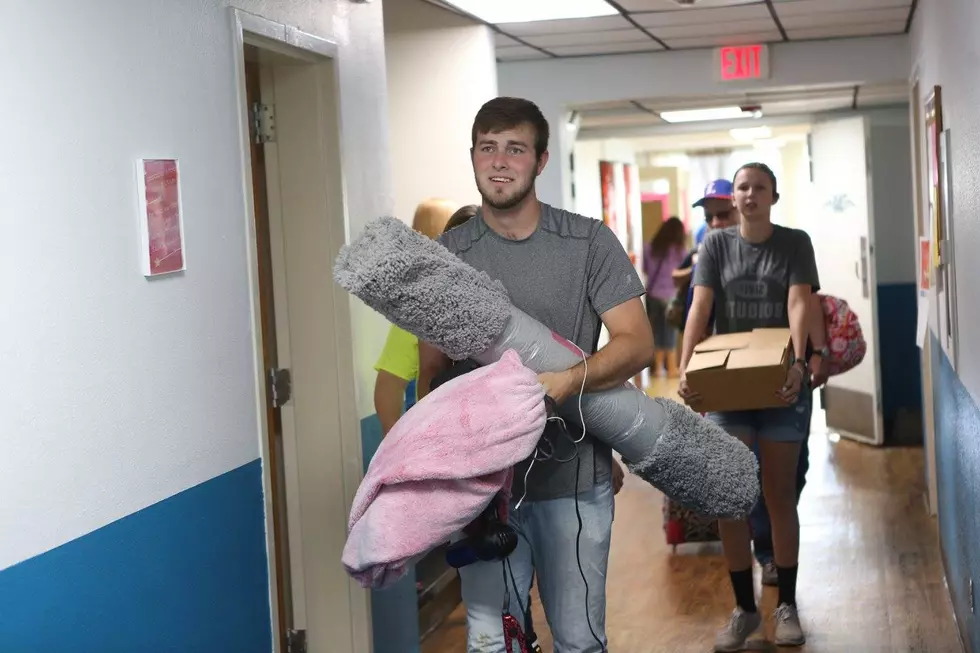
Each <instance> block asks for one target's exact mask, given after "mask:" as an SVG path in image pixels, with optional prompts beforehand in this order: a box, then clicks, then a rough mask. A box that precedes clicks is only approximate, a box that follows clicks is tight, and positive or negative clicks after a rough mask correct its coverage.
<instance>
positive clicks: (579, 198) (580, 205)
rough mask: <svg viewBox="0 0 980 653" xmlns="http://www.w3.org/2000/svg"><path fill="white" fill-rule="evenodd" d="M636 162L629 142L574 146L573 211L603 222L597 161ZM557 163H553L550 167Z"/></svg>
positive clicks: (614, 141) (597, 142) (593, 143)
mask: <svg viewBox="0 0 980 653" xmlns="http://www.w3.org/2000/svg"><path fill="white" fill-rule="evenodd" d="M600 161H613V162H616V163H636V154H635V152H634V151H633V146H632V145H630V143H629V142H628V141H624V140H619V139H608V140H602V141H577V142H576V143H575V171H574V173H573V174H574V176H573V179H574V182H575V204H574V205H573V208H572V210H573V211H575V212H576V213H579V214H581V215H584V216H586V217H589V218H595V219H596V220H601V219H602V179H601V178H600V176H599V162H600ZM558 163H559V162H558V161H555V160H552V161H550V162H549V163H548V165H549V166H551V165H557V164H558Z"/></svg>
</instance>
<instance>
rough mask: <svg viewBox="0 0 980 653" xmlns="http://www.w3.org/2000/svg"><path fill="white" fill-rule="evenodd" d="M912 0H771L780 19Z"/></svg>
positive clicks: (903, 4) (907, 3)
mask: <svg viewBox="0 0 980 653" xmlns="http://www.w3.org/2000/svg"><path fill="white" fill-rule="evenodd" d="M911 4H912V0H773V6H774V7H775V8H776V13H777V14H779V18H780V20H782V19H783V18H786V17H787V16H807V15H810V14H818V13H828V12H835V11H858V10H861V9H885V8H889V7H905V8H906V9H907V8H908V7H910V6H911Z"/></svg>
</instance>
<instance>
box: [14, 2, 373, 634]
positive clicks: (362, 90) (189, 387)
mask: <svg viewBox="0 0 980 653" xmlns="http://www.w3.org/2000/svg"><path fill="white" fill-rule="evenodd" d="M229 6H236V7H239V8H242V9H244V10H246V11H249V12H252V13H255V14H259V15H261V16H263V17H265V18H268V19H270V20H275V21H278V22H281V23H284V24H288V25H292V26H295V27H297V28H299V29H301V30H304V31H307V32H310V33H314V34H317V35H319V36H322V37H324V38H328V39H331V40H335V41H336V42H337V44H338V48H339V57H340V91H341V113H342V122H343V124H344V133H343V150H344V152H345V160H344V165H345V166H346V168H347V170H348V171H349V174H348V175H347V178H346V201H347V208H348V216H349V218H348V219H349V225H348V226H349V229H350V230H351V232H356V231H357V230H359V229H360V227H361V226H362V225H363V224H364V222H365V221H366V220H368V219H369V218H371V217H374V216H377V215H380V214H383V213H387V212H389V211H390V210H391V202H390V200H391V190H390V183H389V169H388V160H387V157H386V156H385V152H386V149H387V117H386V115H385V78H384V50H383V43H382V19H381V7H380V3H373V4H366V5H361V4H351V3H350V2H348V1H347V0H294V1H292V2H288V3H280V2H273V1H271V0H234V1H233V2H229V1H226V0H167V2H165V3H161V2H154V1H151V0H99V1H98V2H86V3H64V2H58V3H55V2H51V1H43V0H42V1H38V2H30V3H23V2H18V3H5V4H4V20H3V21H2V22H0V62H2V63H0V71H2V72H0V77H2V78H3V80H4V85H3V90H2V91H0V95H2V97H3V98H4V106H5V108H4V116H5V119H6V120H8V121H9V124H11V125H16V128H12V129H10V130H8V133H7V134H6V135H5V138H4V156H3V157H0V180H2V181H0V187H2V189H3V192H0V226H2V228H3V232H4V239H3V241H2V242H0V297H2V298H3V310H2V311H0V368H2V370H3V378H4V381H3V382H2V386H0V387H2V391H0V414H2V415H3V416H4V425H3V426H2V427H0V450H2V451H3V453H2V455H0V496H2V497H3V498H2V500H0V533H2V534H3V535H2V537H0V614H2V615H3V617H2V618H0V650H2V651H4V652H9V653H20V652H22V651H23V652H26V651H41V650H43V651H50V652H52V653H59V652H62V651H99V652H100V653H115V652H121V651H162V650H172V651H177V650H179V651H183V652H185V653H194V652H201V653H203V652H205V651H213V650H215V646H216V643H220V645H219V648H221V649H222V650H229V651H236V652H237V653H253V652H254V653H267V652H268V651H269V650H270V649H271V639H270V638H271V625H270V624H271V621H270V597H269V579H268V566H267V554H266V533H265V514H264V511H265V504H264V499H263V485H262V483H263V481H262V466H261V460H260V447H259V439H258V426H259V425H258V415H257V408H256V398H257V396H258V392H257V388H256V383H255V369H254V361H255V354H254V344H253V342H254V341H253V333H252V330H251V324H252V318H251V311H252V306H251V302H252V293H251V291H250V288H249V281H248V277H249V263H248V260H249V259H248V256H247V250H246V233H247V225H248V222H249V221H250V220H251V217H250V216H247V215H246V211H245V201H244V198H245V185H244V184H245V181H244V179H243V173H242V146H241V134H240V131H239V116H240V115H241V106H240V103H239V96H238V95H237V89H236V87H235V83H234V79H235V70H236V67H237V65H238V62H237V61H236V60H235V58H234V57H233V47H232V15H231V10H230V9H229ZM144 156H145V157H153V156H174V157H178V158H179V159H180V163H181V175H182V186H181V191H182V201H183V213H184V229H185V236H186V246H187V252H188V265H187V270H186V271H185V272H183V273H178V274H175V275H171V276H169V277H166V278H158V279H154V280H152V281H148V280H147V279H145V278H144V277H143V275H142V273H141V269H140V261H139V251H140V247H139V243H140V237H139V233H138V228H137V224H138V222H137V190H136V183H135V181H136V180H135V162H136V160H137V158H139V157H144ZM365 170H369V171H371V172H372V174H370V175H366V174H364V173H363V172H362V171H365ZM324 282H325V283H330V281H329V280H325V281H324ZM353 312H354V315H353V318H352V319H353V322H354V324H353V325H352V326H353V332H354V333H355V334H357V335H356V337H357V338H358V341H355V348H356V347H357V346H358V345H359V344H361V343H363V342H366V343H368V344H367V346H368V348H373V347H375V346H376V345H377V342H378V340H379V335H381V334H383V333H384V328H385V325H384V322H383V320H380V318H378V317H377V316H375V315H374V314H373V313H372V312H370V311H367V310H366V309H363V307H362V308H358V307H356V306H355V308H354V309H353ZM362 360H363V359H362ZM371 362H373V361H371ZM364 367H366V368H367V369H370V363H367V364H366V365H365V366H364ZM366 376H367V375H366V374H365V375H363V377H364V378H362V379H358V380H357V382H358V383H359V384H360V386H359V391H360V394H362V395H363V393H364V391H365V390H364V384H366V383H367V382H368V379H367V378H366ZM370 380H371V381H373V376H372V378H371V379H370Z"/></svg>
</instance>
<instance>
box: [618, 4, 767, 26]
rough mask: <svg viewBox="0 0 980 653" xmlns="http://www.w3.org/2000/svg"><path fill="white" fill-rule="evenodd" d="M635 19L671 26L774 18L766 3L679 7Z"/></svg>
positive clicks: (642, 22) (648, 24) (651, 23)
mask: <svg viewBox="0 0 980 653" xmlns="http://www.w3.org/2000/svg"><path fill="white" fill-rule="evenodd" d="M632 17H633V19H634V20H635V21H636V22H637V23H639V24H640V25H643V26H644V27H670V26H673V25H706V24H709V23H726V22H731V21H741V20H769V21H771V20H772V15H771V14H770V13H769V10H768V9H767V8H766V6H765V5H764V4H755V5H746V6H744V7H724V8H717V9H677V10H675V11H656V12H652V13H647V14H632Z"/></svg>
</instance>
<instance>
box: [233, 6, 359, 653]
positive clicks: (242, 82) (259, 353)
mask: <svg viewBox="0 0 980 653" xmlns="http://www.w3.org/2000/svg"><path fill="white" fill-rule="evenodd" d="M229 14H230V22H231V29H232V50H233V57H234V58H233V61H234V63H235V71H234V72H235V79H234V83H235V89H236V106H237V107H238V121H239V125H238V131H239V139H240V156H241V174H242V180H243V193H244V195H243V201H244V208H245V222H246V224H245V230H246V235H247V238H246V248H247V258H248V285H249V291H250V293H251V307H252V311H251V313H252V314H251V320H252V322H251V326H252V335H253V357H254V359H253V360H254V374H255V381H256V383H255V391H256V392H255V402H256V407H257V418H258V419H257V425H256V427H257V435H258V436H259V443H260V450H261V454H262V460H263V469H262V474H263V489H264V496H265V507H266V538H267V549H268V575H269V591H270V594H269V598H270V617H271V622H272V632H273V650H274V651H276V652H277V653H280V652H281V651H282V647H281V644H280V642H281V641H282V639H283V632H284V630H285V629H286V628H287V627H288V626H287V624H283V623H281V622H280V619H279V615H278V613H279V610H278V609H277V608H276V607H275V606H277V601H278V599H277V593H278V588H279V586H280V585H281V584H282V579H280V578H279V577H278V574H277V571H276V568H277V560H281V552H279V551H277V550H276V541H275V535H274V531H273V519H272V511H273V502H272V474H271V473H270V469H269V464H268V463H269V460H270V450H269V447H270V433H269V428H268V424H269V420H268V409H267V403H266V383H267V378H266V371H265V370H264V365H263V350H262V346H263V345H262V321H261V310H260V308H261V307H260V296H259V281H258V252H257V240H256V231H255V218H254V215H255V198H254V197H253V193H252V183H251V179H252V165H251V152H250V136H249V133H250V129H249V122H250V116H249V112H248V109H247V94H246V78H245V49H246V46H247V45H248V46H255V47H258V48H259V49H261V50H263V51H268V52H270V53H273V54H275V55H277V56H283V57H287V58H289V59H290V60H292V61H293V62H294V63H295V64H296V65H298V66H302V67H303V70H304V71H305V72H304V73H303V74H304V75H306V76H307V77H308V78H309V80H311V81H312V82H313V83H312V84H309V85H308V88H305V87H304V88H305V90H303V91H302V92H303V93H305V96H304V97H303V100H304V101H303V102H302V107H300V106H299V105H300V102H299V101H298V100H293V102H294V105H293V108H294V115H296V111H297V110H298V109H299V108H303V109H305V115H304V121H305V122H304V124H307V125H309V129H310V130H311V131H312V130H315V132H314V133H308V132H304V139H302V140H303V147H302V148H299V147H297V146H296V143H297V142H298V141H297V139H295V138H294V139H290V142H291V143H292V144H293V145H292V148H293V149H289V146H287V144H286V139H283V142H282V143H280V146H279V148H278V159H277V161H276V162H274V163H273V164H272V165H273V166H275V167H276V169H277V170H279V171H281V172H282V174H283V175H289V174H295V173H296V171H298V170H307V169H308V168H309V167H312V168H314V170H312V171H309V172H307V173H306V174H309V175H311V176H313V177H314V178H315V179H316V180H317V182H318V183H315V184H306V185H302V184H300V183H298V182H299V177H298V176H297V177H295V179H296V180H297V183H295V184H293V186H294V188H295V187H299V186H304V187H305V188H308V189H309V190H308V192H307V194H306V195H305V196H304V197H303V198H302V201H303V202H305V205H304V206H302V207H300V208H301V209H302V210H299V211H297V210H295V209H296V207H291V209H290V210H285V211H284V210H283V206H282V205H280V206H278V207H273V206H271V204H272V203H273V202H275V201H278V202H285V201H288V200H289V198H286V199H284V195H288V194H289V191H288V190H285V189H283V188H278V189H275V190H277V191H278V194H277V193H276V192H273V191H274V189H272V188H270V193H269V202H270V220H272V219H273V215H275V214H278V216H279V218H280V220H281V225H282V226H283V237H284V239H285V240H287V241H289V242H292V243H297V242H301V243H303V244H304V247H303V248H302V251H299V248H294V249H293V250H292V251H291V252H290V255H289V256H284V257H281V258H280V263H279V264H278V265H277V264H276V263H274V268H276V267H279V268H281V269H280V270H279V271H278V273H277V277H278V279H277V283H276V293H277V298H278V296H279V294H280V290H282V291H283V293H284V295H285V296H284V300H285V301H284V302H283V303H284V304H285V305H286V306H287V308H286V310H288V311H290V315H291V317H292V319H288V320H286V323H287V324H288V328H287V332H288V335H287V336H286V337H287V338H288V347H289V351H287V352H286V353H287V360H286V362H285V364H289V365H291V366H292V365H295V366H296V369H295V370H294V374H293V378H294V383H295V386H294V388H293V400H292V401H291V403H292V404H293V405H292V419H289V420H287V416H286V415H285V414H284V415H283V422H284V424H283V430H284V436H283V437H284V440H285V439H286V438H287V434H286V433H285V432H286V431H287V430H288V429H291V430H293V435H294V436H295V437H296V442H297V449H302V451H303V454H302V455H299V454H296V456H295V457H296V459H297V462H296V465H294V467H293V469H292V470H290V461H289V460H286V461H285V462H284V465H285V467H286V476H287V478H286V485H287V497H286V499H287V504H288V506H289V507H288V515H289V521H290V524H289V533H290V540H291V541H290V548H291V549H292V548H294V547H297V546H298V547H300V548H301V550H302V552H303V555H302V556H301V560H302V561H301V563H300V564H301V566H302V569H301V570H297V569H295V567H294V569H293V570H292V573H291V572H290V570H287V571H285V572H284V573H291V578H293V579H294V583H293V584H294V586H295V585H298V587H299V588H301V589H300V590H298V591H299V592H300V594H301V595H300V596H299V597H298V598H299V600H301V601H302V602H303V605H302V610H303V614H316V615H318V617H317V619H315V620H305V623H304V624H303V627H304V629H305V630H306V631H307V632H306V642H307V650H309V651H310V652H311V653H320V652H324V653H326V652H327V651H329V652H330V653H334V652H336V653H365V652H367V651H371V650H372V648H373V644H372V641H371V609H370V594H369V592H367V591H366V590H365V589H363V588H361V587H360V586H359V585H358V584H357V583H356V582H355V581H354V580H353V579H352V578H350V577H349V576H348V575H347V574H346V573H345V572H344V571H343V568H342V567H341V565H340V561H339V559H338V558H337V557H334V556H332V555H331V553H330V551H333V550H337V549H338V547H339V548H342V546H343V542H344V540H345V539H346V533H347V515H348V514H349V511H350V507H351V504H352V503H353V499H354V494H355V492H356V491H357V487H358V485H359V483H360V481H361V478H362V477H363V461H362V450H361V433H360V421H359V419H358V416H357V403H356V400H355V399H356V398H355V389H354V383H353V379H354V378H355V376H354V375H355V366H354V357H353V351H354V346H353V333H352V325H351V310H350V298H349V297H348V295H347V294H346V293H345V292H344V291H343V290H342V289H341V288H339V287H338V286H337V285H336V284H333V283H332V276H331V275H330V267H331V262H332V261H333V260H334V258H335V257H336V255H337V253H338V252H339V250H340V247H341V246H342V245H344V244H346V242H347V240H348V231H349V220H348V216H347V210H346V193H345V183H344V176H343V166H342V161H343V155H342V152H341V137H340V136H341V133H342V131H341V129H342V127H341V121H340V107H339V95H340V93H341V92H342V91H341V84H340V81H339V80H340V75H339V69H338V54H339V48H338V46H337V44H336V43H335V42H334V41H331V40H329V39H326V38H323V37H320V36H317V35H315V34H309V33H306V32H303V31H301V30H298V29H296V28H294V27H291V26H288V25H284V24H281V23H277V22H275V21H272V20H268V19H266V18H263V17H261V16H257V15H255V14H251V13H248V12H245V11H242V10H240V9H237V8H233V7H232V8H229ZM296 87H297V86H296V85H294V86H293V88H294V89H295V88H296ZM276 99H277V100H279V99H280V97H278V95H277V97H276ZM287 101H288V100H287V99H283V106H277V108H276V110H277V113H279V112H280V110H283V112H285V109H287V108H288V107H287V106H286V104H285V103H286V102H287ZM314 107H315V108H314ZM300 149H302V150H303V151H301V152H300V151H299V150H300ZM307 236H308V237H307ZM280 254H282V252H280ZM274 257H275V254H274ZM282 268H284V269H282ZM284 272H285V273H287V274H284ZM279 280H282V285H284V286H285V288H282V289H280V287H279V286H280V283H279V282H278V281H279ZM280 312H281V310H280V304H279V302H278V301H277V306H276V322H277V326H278V325H280V324H282V322H281V319H282V316H281V315H280ZM293 313H295V315H293ZM331 333H332V334H333V337H332V338H331V337H330V334H331ZM280 334H282V332H281V331H280ZM313 361H317V362H318V363H319V364H314V363H313ZM281 364H283V363H282V361H281ZM301 366H305V369H303V370H301V369H300V367H301ZM322 392H326V393H327V394H328V395H332V396H331V400H336V410H335V414H332V415H331V418H332V419H330V420H329V421H326V420H324V419H323V416H322V414H321V415H317V407H316V406H315V405H314V404H316V403H317V398H318V397H320V396H322V395H321V394H319V393H322ZM304 413H305V415H304ZM286 422H289V425H288V426H287V424H286ZM325 435H326V436H328V437H324V436H325ZM331 435H335V436H336V437H329V436H331ZM287 458H288V456H287ZM290 477H292V478H290ZM290 487H292V488H294V491H293V492H292V496H290V494H291V493H290V489H289V488H290ZM297 521H298V522H299V523H295V522H297ZM294 537H298V539H299V540H300V542H299V543H296V542H294V541H292V540H293V538H294ZM290 557H291V558H292V557H293V556H290ZM294 562H295V560H294ZM297 574H300V575H301V577H300V578H299V579H297V578H296V576H297ZM297 581H298V582H297ZM295 594H296V593H295V592H294V602H295V600H296V596H295ZM341 635H343V636H342V637H341Z"/></svg>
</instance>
